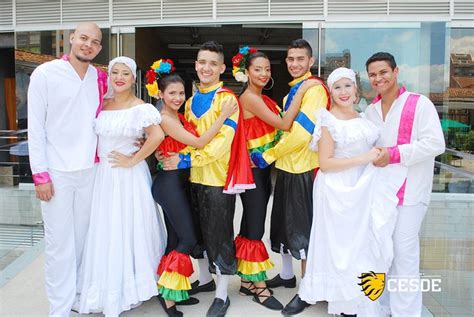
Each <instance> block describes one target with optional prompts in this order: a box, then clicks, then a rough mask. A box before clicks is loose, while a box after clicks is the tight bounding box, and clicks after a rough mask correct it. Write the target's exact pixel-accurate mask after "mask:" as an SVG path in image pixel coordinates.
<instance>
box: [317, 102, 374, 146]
mask: <svg viewBox="0 0 474 317" xmlns="http://www.w3.org/2000/svg"><path fill="white" fill-rule="evenodd" d="M315 117H316V126H315V128H314V132H313V137H312V140H311V144H310V146H311V149H312V150H313V151H318V141H319V139H320V138H321V127H327V129H328V130H329V133H330V134H331V137H332V139H333V140H334V142H335V143H336V144H337V146H338V147H340V146H345V145H348V144H351V143H354V142H357V141H360V140H361V139H366V140H367V143H369V144H373V143H375V141H376V140H377V139H378V137H379V131H378V128H377V127H376V126H375V125H374V124H373V123H372V122H370V121H369V120H367V119H365V116H363V115H361V117H360V118H356V119H352V120H339V119H337V118H336V117H335V116H334V115H333V114H332V113H330V112H329V111H327V110H326V109H324V108H323V109H320V110H318V111H316V113H315ZM357 120H364V121H365V122H364V124H354V122H356V121H357Z"/></svg>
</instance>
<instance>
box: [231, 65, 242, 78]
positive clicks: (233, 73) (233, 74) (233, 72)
mask: <svg viewBox="0 0 474 317" xmlns="http://www.w3.org/2000/svg"><path fill="white" fill-rule="evenodd" d="M239 70H240V69H239V68H238V67H237V66H234V68H232V76H234V77H235V74H237V72H238V71H239Z"/></svg>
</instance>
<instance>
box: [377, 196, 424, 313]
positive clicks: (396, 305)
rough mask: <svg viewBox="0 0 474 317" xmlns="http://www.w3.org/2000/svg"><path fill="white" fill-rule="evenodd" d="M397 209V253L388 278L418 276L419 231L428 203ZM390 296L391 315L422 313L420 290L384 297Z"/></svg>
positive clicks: (395, 234) (400, 292)
mask: <svg viewBox="0 0 474 317" xmlns="http://www.w3.org/2000/svg"><path fill="white" fill-rule="evenodd" d="M397 209H398V216H397V223H396V225H395V230H394V232H393V248H394V256H393V263H392V267H391V268H390V272H389V278H390V279H396V278H403V279H419V278H420V239H419V232H420V228H421V223H422V222H423V218H424V217H425V214H426V211H427V209H428V206H426V205H424V204H418V205H415V206H399V207H398V208H397ZM384 293H385V292H384ZM387 299H388V301H389V305H390V313H391V315H392V317H419V316H421V308H422V303H421V302H422V294H421V290H419V291H409V290H401V291H392V292H390V293H389V298H386V297H385V300H387ZM385 304H388V303H385Z"/></svg>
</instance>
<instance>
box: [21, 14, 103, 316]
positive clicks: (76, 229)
mask: <svg viewBox="0 0 474 317" xmlns="http://www.w3.org/2000/svg"><path fill="white" fill-rule="evenodd" d="M101 40H102V34H101V31H100V29H99V27H98V26H97V25H96V24H94V23H81V24H79V25H78V26H77V28H76V30H75V31H74V33H72V34H71V37H70V39H69V41H70V43H71V51H70V54H69V56H67V55H66V56H65V57H63V58H62V59H58V60H54V61H51V62H47V63H44V64H42V65H40V66H38V67H37V68H36V69H35V71H34V72H33V73H32V75H31V82H30V86H29V89H28V136H29V141H28V143H29V144H28V145H29V154H30V164H31V170H32V172H33V181H34V183H35V188H36V196H37V197H38V198H39V199H40V200H41V210H42V214H43V221H44V229H45V244H46V248H45V273H46V292H47V295H48V300H49V303H50V308H49V315H50V316H69V315H70V311H71V308H72V305H73V303H74V300H75V298H76V293H77V290H76V282H77V278H76V276H77V271H78V267H79V265H80V263H81V258H82V251H83V247H84V242H85V238H86V234H87V230H88V227H89V216H90V205H91V199H92V190H93V188H92V186H93V183H94V176H95V166H94V165H95V162H96V148H97V137H96V135H95V133H94V129H93V120H94V118H95V117H96V115H97V114H98V112H99V111H100V109H101V105H102V101H101V99H102V96H103V93H104V92H105V91H106V80H107V79H106V75H105V76H104V75H103V74H104V73H103V72H102V71H99V70H97V69H96V68H94V67H93V66H91V61H92V60H93V59H94V58H95V57H96V56H97V54H99V52H100V50H101V49H102V46H101Z"/></svg>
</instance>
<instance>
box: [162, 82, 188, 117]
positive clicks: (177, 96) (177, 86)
mask: <svg viewBox="0 0 474 317" xmlns="http://www.w3.org/2000/svg"><path fill="white" fill-rule="evenodd" d="M159 95H160V98H161V99H163V103H164V106H165V107H169V108H171V109H172V110H173V111H178V110H179V108H181V106H182V105H183V103H184V101H185V99H186V96H185V93H184V86H183V84H182V83H180V82H172V83H169V84H168V85H167V86H166V88H165V90H164V91H161V90H160V92H159Z"/></svg>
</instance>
